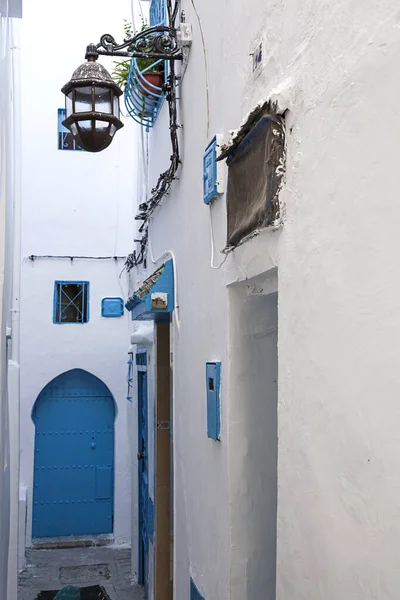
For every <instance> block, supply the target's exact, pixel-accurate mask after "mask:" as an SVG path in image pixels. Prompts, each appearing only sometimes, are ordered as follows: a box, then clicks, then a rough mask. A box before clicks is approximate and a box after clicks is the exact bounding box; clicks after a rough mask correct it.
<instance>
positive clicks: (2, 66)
mask: <svg viewBox="0 0 400 600" xmlns="http://www.w3.org/2000/svg"><path fill="white" fill-rule="evenodd" d="M8 9H10V10H8ZM13 14H14V13H13V10H12V6H11V4H10V5H9V6H5V5H3V6H2V7H1V15H2V16H1V17H0V324H1V332H0V334H1V338H0V361H1V365H0V394H1V397H0V441H1V449H0V464H1V474H0V513H1V514H0V540H1V547H0V597H4V598H5V597H7V598H8V599H9V600H14V599H16V596H17V521H18V462H19V452H18V450H19V448H18V417H19V396H18V369H19V364H18V360H19V355H18V337H19V333H18V326H17V325H16V326H15V328H14V327H13V326H14V325H15V324H16V322H17V321H18V315H17V314H16V312H15V311H13V310H12V308H15V306H16V305H15V298H16V296H17V294H18V283H19V280H18V275H17V273H18V263H19V260H18V257H17V256H15V250H16V249H17V248H18V246H19V240H20V238H19V219H18V218H17V215H18V214H19V208H20V194H19V191H20V186H19V167H20V156H19V149H20V115H19V98H20V78H19V75H20V73H19V60H18V54H19V41H18V31H19V23H18V20H16V19H11V18H8V16H12V15H13ZM15 374H16V377H14V375H15ZM15 383H16V384H17V385H16V386H15ZM7 563H8V564H7Z"/></svg>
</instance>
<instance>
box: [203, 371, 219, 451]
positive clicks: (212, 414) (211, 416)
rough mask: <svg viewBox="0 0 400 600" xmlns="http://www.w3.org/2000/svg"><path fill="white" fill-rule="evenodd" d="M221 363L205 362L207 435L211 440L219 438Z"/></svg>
mask: <svg viewBox="0 0 400 600" xmlns="http://www.w3.org/2000/svg"><path fill="white" fill-rule="evenodd" d="M220 380H221V363H220V362H215V363H207V364H206V389H207V435H208V437H209V438H211V439H213V440H220V439H221V400H220V388H221V381H220Z"/></svg>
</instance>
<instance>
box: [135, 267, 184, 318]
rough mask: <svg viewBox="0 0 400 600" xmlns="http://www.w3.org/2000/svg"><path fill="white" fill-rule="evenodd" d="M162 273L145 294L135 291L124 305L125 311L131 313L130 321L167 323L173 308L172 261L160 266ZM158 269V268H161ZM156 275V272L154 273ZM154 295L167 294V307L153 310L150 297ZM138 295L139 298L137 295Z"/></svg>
mask: <svg viewBox="0 0 400 600" xmlns="http://www.w3.org/2000/svg"><path fill="white" fill-rule="evenodd" d="M162 266H163V267H164V268H163V271H162V273H161V275H160V276H159V277H158V279H157V280H156V281H155V283H154V284H153V285H152V286H151V287H150V289H149V291H148V293H147V294H144V295H142V293H141V292H140V289H141V288H139V290H137V291H136V292H135V293H134V294H133V295H132V296H131V297H130V298H129V300H128V302H127V303H126V304H125V307H126V308H127V310H129V311H131V312H132V319H133V320H135V321H169V320H170V315H171V313H172V311H173V310H174V307H175V294H174V265H173V261H172V259H170V260H168V261H166V262H165V263H164V265H161V267H162ZM161 267H160V268H161ZM155 273H157V271H156V272H155ZM153 275H154V273H153V274H152V275H151V276H150V277H148V278H147V279H146V280H145V282H144V284H143V285H145V283H146V282H147V281H149V280H151V278H152V276H153ZM155 293H166V294H167V307H166V308H155V307H153V306H152V300H151V296H152V294H155ZM138 294H140V295H141V297H140V296H139V295H138Z"/></svg>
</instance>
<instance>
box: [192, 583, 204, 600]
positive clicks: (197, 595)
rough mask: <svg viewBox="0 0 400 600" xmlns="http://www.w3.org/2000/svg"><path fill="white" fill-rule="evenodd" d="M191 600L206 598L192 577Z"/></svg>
mask: <svg viewBox="0 0 400 600" xmlns="http://www.w3.org/2000/svg"><path fill="white" fill-rule="evenodd" d="M190 600H205V599H204V596H202V595H201V594H200V592H199V590H198V589H197V586H196V584H195V582H194V581H193V579H192V578H191V579H190Z"/></svg>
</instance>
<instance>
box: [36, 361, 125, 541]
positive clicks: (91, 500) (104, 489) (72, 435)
mask: <svg viewBox="0 0 400 600" xmlns="http://www.w3.org/2000/svg"><path fill="white" fill-rule="evenodd" d="M114 417H115V408H114V399H113V397H112V395H111V393H110V391H109V389H108V388H107V387H106V386H105V385H104V383H103V382H102V381H100V379H98V378H97V377H95V376H94V375H91V374H90V373H88V372H87V371H82V370H81V369H74V370H72V371H68V372H66V373H63V374H62V375H59V376H58V377H56V379H53V381H51V382H50V383H49V384H48V385H47V386H46V387H45V388H44V389H43V390H42V392H41V393H40V394H39V396H38V398H37V400H36V403H35V406H34V409H33V413H32V418H33V421H34V423H35V460H34V486H33V526H32V535H33V537H35V538H37V537H55V536H66V535H90V534H101V533H112V531H113V504H114V502H113V496H114V493H113V488H114Z"/></svg>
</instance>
